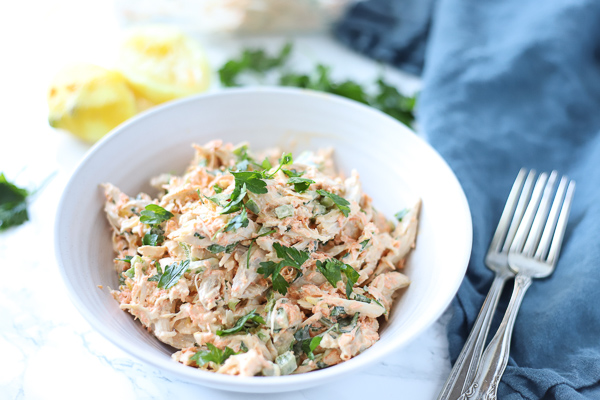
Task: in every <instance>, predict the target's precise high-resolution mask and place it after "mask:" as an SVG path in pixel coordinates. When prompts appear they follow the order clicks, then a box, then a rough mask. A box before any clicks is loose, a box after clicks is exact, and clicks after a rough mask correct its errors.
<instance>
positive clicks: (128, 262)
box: [115, 256, 133, 264]
mask: <svg viewBox="0 0 600 400" xmlns="http://www.w3.org/2000/svg"><path fill="white" fill-rule="evenodd" d="M132 258H133V256H125V258H115V261H123V262H126V263H127V264H131V259H132Z"/></svg>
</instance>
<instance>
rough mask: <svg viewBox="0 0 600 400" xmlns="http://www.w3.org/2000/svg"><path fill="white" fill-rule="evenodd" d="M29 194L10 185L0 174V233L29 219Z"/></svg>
mask: <svg viewBox="0 0 600 400" xmlns="http://www.w3.org/2000/svg"><path fill="white" fill-rule="evenodd" d="M27 196H29V192H28V191H27V190H26V189H23V188H20V187H18V186H16V185H14V184H13V183H10V182H9V181H8V180H7V179H6V177H5V176H4V174H3V173H0V231H4V230H6V229H8V228H10V227H11V226H18V225H21V224H22V223H24V222H25V221H27V220H28V219H29V214H28V213H27Z"/></svg>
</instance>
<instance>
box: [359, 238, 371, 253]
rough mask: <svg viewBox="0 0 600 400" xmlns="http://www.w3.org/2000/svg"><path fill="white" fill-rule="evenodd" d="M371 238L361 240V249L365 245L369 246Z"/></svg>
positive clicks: (361, 249)
mask: <svg viewBox="0 0 600 400" xmlns="http://www.w3.org/2000/svg"><path fill="white" fill-rule="evenodd" d="M369 240H371V239H365V240H363V241H362V242H360V251H363V250H364V249H365V247H367V245H368V244H369Z"/></svg>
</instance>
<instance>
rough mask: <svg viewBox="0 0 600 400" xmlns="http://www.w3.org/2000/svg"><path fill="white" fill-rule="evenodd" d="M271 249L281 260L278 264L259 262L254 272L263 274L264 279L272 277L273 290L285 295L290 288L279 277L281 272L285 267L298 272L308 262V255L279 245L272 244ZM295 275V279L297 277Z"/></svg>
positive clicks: (286, 282)
mask: <svg viewBox="0 0 600 400" xmlns="http://www.w3.org/2000/svg"><path fill="white" fill-rule="evenodd" d="M273 248H274V249H275V252H276V253H277V257H279V258H281V259H282V260H281V261H280V262H277V263H276V262H273V261H266V262H261V263H260V267H259V268H258V269H257V270H256V271H257V272H258V273H259V274H263V275H264V276H265V278H268V277H269V276H271V275H272V276H273V278H272V280H273V289H275V290H277V291H278V292H279V293H281V294H283V295H285V294H286V293H287V289H288V287H289V286H290V284H289V283H288V281H287V280H286V279H285V278H284V277H283V276H281V270H282V269H283V268H285V267H293V268H295V269H297V270H298V274H300V273H301V272H300V270H301V269H302V264H304V263H305V262H306V260H308V258H309V257H310V254H309V253H308V252H306V251H301V250H297V249H295V248H293V247H286V246H282V245H281V244H279V243H273ZM298 276H299V275H297V276H296V277H298Z"/></svg>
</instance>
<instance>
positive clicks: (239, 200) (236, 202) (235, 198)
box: [221, 184, 247, 214]
mask: <svg viewBox="0 0 600 400" xmlns="http://www.w3.org/2000/svg"><path fill="white" fill-rule="evenodd" d="M246 193H247V192H246V184H242V185H241V186H238V185H235V189H233V192H232V193H231V196H230V198H229V203H227V205H226V206H225V208H224V209H223V211H221V214H231V213H232V212H236V211H239V209H240V208H241V207H242V205H243V200H244V197H246Z"/></svg>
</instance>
